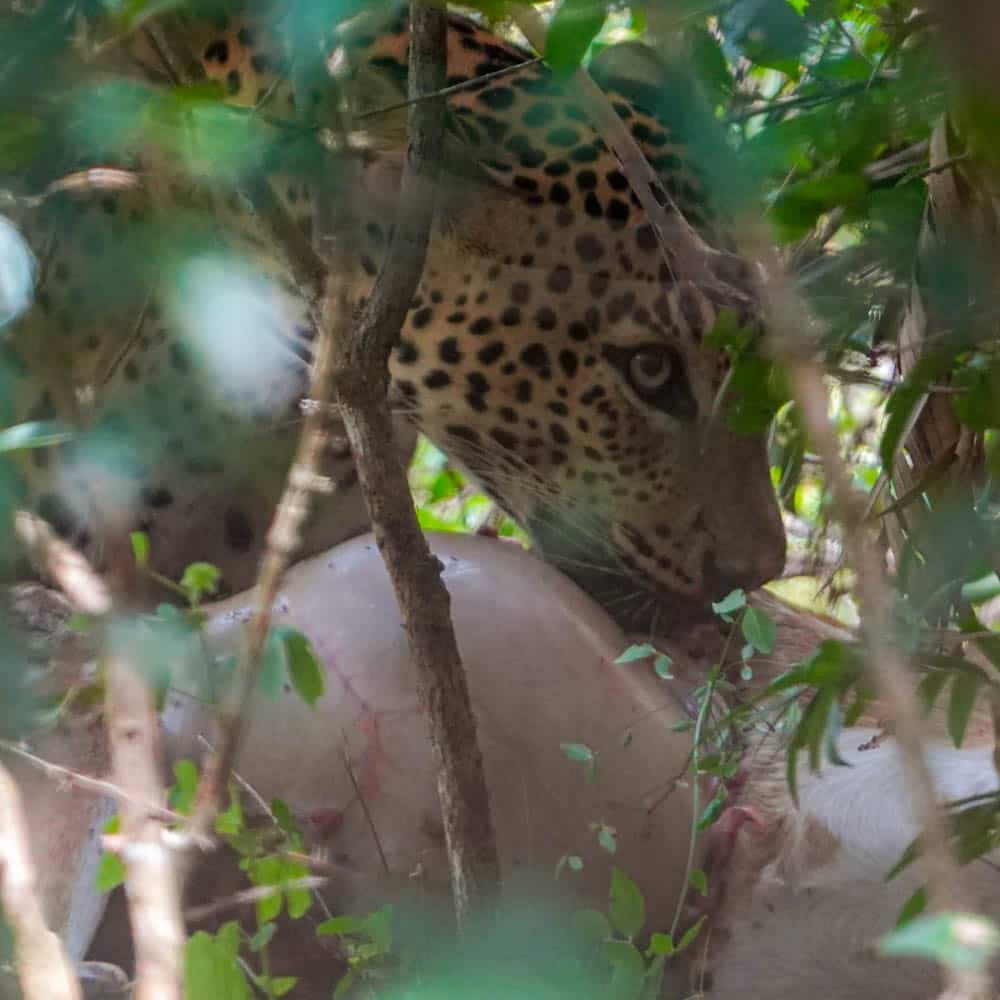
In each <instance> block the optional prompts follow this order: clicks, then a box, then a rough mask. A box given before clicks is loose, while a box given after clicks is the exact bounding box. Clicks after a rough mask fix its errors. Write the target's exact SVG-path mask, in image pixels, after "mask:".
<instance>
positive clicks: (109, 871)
mask: <svg viewBox="0 0 1000 1000" xmlns="http://www.w3.org/2000/svg"><path fill="white" fill-rule="evenodd" d="M124 884H125V865H124V863H123V862H122V859H121V858H120V857H118V855H117V854H112V853H111V852H110V851H105V852H104V853H103V854H102V855H101V860H100V861H99V862H98V865H97V878H96V879H95V885H96V886H97V891H98V892H111V890H112V889H117V888H118V886H120V885H124Z"/></svg>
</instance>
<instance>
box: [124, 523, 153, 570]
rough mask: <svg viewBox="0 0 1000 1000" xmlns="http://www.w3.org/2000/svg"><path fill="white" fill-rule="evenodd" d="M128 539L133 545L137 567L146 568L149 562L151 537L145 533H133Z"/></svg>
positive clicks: (133, 554)
mask: <svg viewBox="0 0 1000 1000" xmlns="http://www.w3.org/2000/svg"><path fill="white" fill-rule="evenodd" d="M128 539H129V541H130V542H131V543H132V556H133V558H134V559H135V564H136V566H145V565H146V564H147V563H148V562H149V535H147V534H146V533H145V532H144V531H133V532H131V533H130V534H129V536H128Z"/></svg>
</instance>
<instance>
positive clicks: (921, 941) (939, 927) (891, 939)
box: [878, 913, 1000, 970]
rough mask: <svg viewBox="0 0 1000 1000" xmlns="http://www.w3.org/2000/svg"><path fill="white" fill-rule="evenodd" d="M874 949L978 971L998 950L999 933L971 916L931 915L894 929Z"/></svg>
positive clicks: (989, 922)
mask: <svg viewBox="0 0 1000 1000" xmlns="http://www.w3.org/2000/svg"><path fill="white" fill-rule="evenodd" d="M878 948H879V951H880V952H881V953H882V954H883V955H914V956H920V957H923V958H929V959H932V960H934V961H936V962H941V963H942V964H944V965H948V966H950V967H951V968H953V969H969V970H980V969H983V968H985V966H986V964H987V963H988V962H989V960H990V957H991V956H992V955H993V954H994V953H995V952H996V951H997V949H998V948H1000V931H998V930H997V927H996V925H995V924H994V923H993V921H992V920H987V919H986V918H985V917H981V916H978V915H977V914H974V913H935V914H932V915H930V916H926V917H918V918H916V919H915V920H911V921H910V922H909V923H907V924H905V925H904V926H902V927H897V928H896V929H895V930H894V931H892V932H890V933H889V934H887V935H886V936H885V937H883V938H882V939H881V941H879V944H878Z"/></svg>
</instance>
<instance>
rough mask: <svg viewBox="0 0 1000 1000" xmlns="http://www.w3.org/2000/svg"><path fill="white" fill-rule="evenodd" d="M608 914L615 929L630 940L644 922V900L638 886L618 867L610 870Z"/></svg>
mask: <svg viewBox="0 0 1000 1000" xmlns="http://www.w3.org/2000/svg"><path fill="white" fill-rule="evenodd" d="M608 915H609V916H610V917H611V923H612V924H613V925H614V927H615V930H617V931H618V932H619V934H622V935H623V936H624V937H627V938H629V939H630V940H631V939H632V938H634V937H635V936H636V934H638V933H639V931H641V930H642V925H643V924H644V923H645V922H646V901H645V899H644V898H643V895H642V893H641V892H640V891H639V887H638V886H637V885H636V884H635V882H633V881H632V880H631V879H630V878H629V877H628V876H627V875H626V874H625V873H624V872H623V871H622V870H621V869H620V868H614V869H613V870H612V872H611V891H610V894H609V897H608Z"/></svg>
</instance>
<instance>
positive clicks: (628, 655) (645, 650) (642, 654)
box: [614, 642, 656, 663]
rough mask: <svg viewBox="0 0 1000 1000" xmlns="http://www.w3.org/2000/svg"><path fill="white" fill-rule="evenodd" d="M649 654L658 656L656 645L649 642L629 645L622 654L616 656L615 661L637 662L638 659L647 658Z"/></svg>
mask: <svg viewBox="0 0 1000 1000" xmlns="http://www.w3.org/2000/svg"><path fill="white" fill-rule="evenodd" d="M649 656H656V647H655V646H651V645H650V644H649V643H648V642H644V643H641V644H639V645H634V646H629V647H628V649H626V650H625V652H624V653H622V654H621V656H618V657H616V658H615V661H614V662H615V663H635V661H636V660H645V659H646V658H647V657H649Z"/></svg>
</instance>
